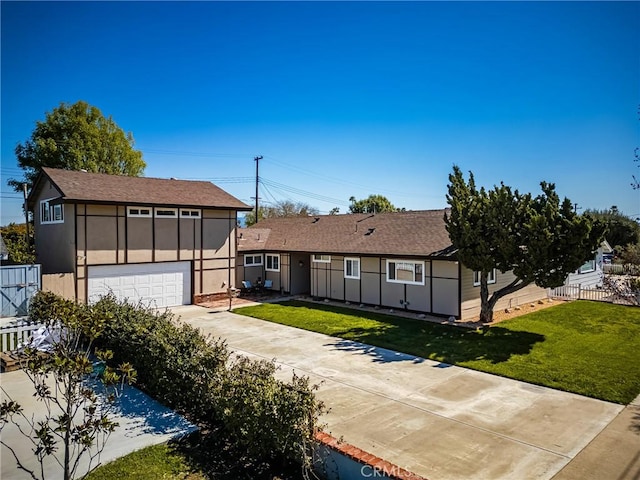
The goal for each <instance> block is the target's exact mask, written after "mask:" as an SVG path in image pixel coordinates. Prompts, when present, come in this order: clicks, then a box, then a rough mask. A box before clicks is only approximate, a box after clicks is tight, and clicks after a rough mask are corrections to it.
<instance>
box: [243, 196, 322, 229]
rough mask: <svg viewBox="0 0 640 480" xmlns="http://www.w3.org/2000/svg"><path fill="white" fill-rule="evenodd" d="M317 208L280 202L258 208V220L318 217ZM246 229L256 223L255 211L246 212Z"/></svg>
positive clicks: (288, 201) (290, 202) (286, 201)
mask: <svg viewBox="0 0 640 480" xmlns="http://www.w3.org/2000/svg"><path fill="white" fill-rule="evenodd" d="M318 213H319V211H318V209H317V208H315V207H312V206H310V205H307V204H306V203H303V202H292V201H290V200H281V201H279V202H276V203H275V204H273V205H270V206H266V207H260V219H262V218H280V217H306V216H308V215H318ZM244 221H245V224H246V225H247V227H250V226H251V225H253V224H255V223H256V213H255V209H254V210H253V211H252V212H248V213H247V214H246V215H245V217H244Z"/></svg>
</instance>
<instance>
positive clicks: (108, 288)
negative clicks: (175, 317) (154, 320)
mask: <svg viewBox="0 0 640 480" xmlns="http://www.w3.org/2000/svg"><path fill="white" fill-rule="evenodd" d="M87 289H88V291H87V294H88V298H89V302H95V301H97V300H98V299H99V298H100V297H101V296H103V295H106V294H107V293H109V292H113V294H114V295H115V296H116V297H117V298H118V299H119V300H126V301H128V302H129V303H137V302H142V303H144V304H145V305H149V306H152V307H172V306H175V305H188V304H190V303H191V262H164V263H138V264H127V265H103V266H95V267H89V271H88V281H87Z"/></svg>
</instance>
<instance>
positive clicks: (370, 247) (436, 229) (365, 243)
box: [238, 210, 453, 256]
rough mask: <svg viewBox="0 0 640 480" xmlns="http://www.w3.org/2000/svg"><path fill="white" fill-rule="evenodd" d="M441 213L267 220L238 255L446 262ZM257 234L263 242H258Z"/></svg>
mask: <svg viewBox="0 0 640 480" xmlns="http://www.w3.org/2000/svg"><path fill="white" fill-rule="evenodd" d="M444 212H445V210H420V211H409V212H395V213H380V214H376V215H371V214H347V215H323V216H315V217H289V218H269V219H265V220H261V221H260V222H258V224H256V225H255V226H253V227H250V228H248V229H243V230H242V236H243V239H242V240H241V241H240V242H239V243H238V248H239V250H241V251H250V250H269V251H280V252H286V251H289V252H309V253H326V254H362V255H367V254H369V255H409V256H425V255H426V256H448V255H450V254H452V253H453V251H452V249H451V241H450V240H449V234H448V233H447V231H446V229H445V223H444ZM258 233H259V234H260V238H261V240H262V241H258V240H257V237H258Z"/></svg>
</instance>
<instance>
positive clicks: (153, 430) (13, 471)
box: [0, 370, 196, 480]
mask: <svg viewBox="0 0 640 480" xmlns="http://www.w3.org/2000/svg"><path fill="white" fill-rule="evenodd" d="M0 385H1V386H2V391H0V401H2V400H5V399H6V398H7V395H8V396H9V398H11V399H12V400H14V401H16V402H18V403H19V404H20V405H21V406H22V407H23V409H24V413H25V415H26V416H27V417H28V418H31V417H32V415H33V416H34V419H35V420H36V421H37V420H39V419H42V418H43V416H44V412H43V404H42V402H39V401H36V400H35V398H34V397H33V383H31V381H30V380H29V379H28V377H27V376H26V374H25V373H24V372H23V371H22V370H16V371H14V372H7V373H2V374H0ZM116 406H117V409H116V411H115V413H114V415H113V416H112V417H111V418H112V419H113V420H114V421H116V422H118V423H119V427H118V428H116V430H115V431H114V432H113V433H112V434H111V436H110V437H109V439H108V441H107V443H106V446H105V449H104V450H103V451H102V454H101V456H100V460H99V461H100V462H101V463H102V464H105V463H108V462H110V461H112V460H115V459H117V458H119V457H122V456H125V455H127V454H129V453H131V452H133V451H136V450H140V449H141V448H144V447H148V446H150V445H157V444H159V443H163V442H166V441H168V440H169V439H171V438H174V437H180V436H182V435H185V434H187V433H189V432H192V431H194V430H195V429H196V427H195V426H194V425H192V424H191V423H189V422H188V421H186V420H185V419H184V418H183V417H181V416H180V415H178V414H176V413H175V412H173V411H172V410H170V409H168V408H166V407H165V406H163V405H161V404H160V403H158V402H156V401H155V400H154V399H152V398H151V397H149V396H147V395H145V394H144V393H142V392H141V391H140V390H138V389H137V388H134V387H130V386H125V388H124V390H123V392H122V397H121V398H120V399H119V400H118V402H117V404H116ZM22 425H23V427H24V426H26V424H25V423H24V422H23V423H22ZM2 441H3V442H5V443H7V444H8V445H9V446H10V447H11V448H13V449H14V451H15V452H16V454H17V455H18V458H19V459H20V461H21V462H22V463H23V465H24V466H25V467H27V468H29V469H31V470H34V471H36V472H38V476H39V464H38V463H37V461H36V458H35V456H34V454H33V450H32V449H33V446H32V445H31V444H30V443H29V442H28V441H27V440H26V439H25V438H24V436H22V435H21V434H20V432H19V431H18V429H17V427H16V426H15V425H13V424H11V423H9V424H7V425H5V426H4V428H3V429H2ZM58 457H59V458H62V452H61V451H59V452H58ZM83 458H84V460H85V461H82V462H81V464H80V468H78V473H85V472H86V471H87V467H88V465H89V463H88V461H87V457H86V456H85V457H83ZM0 463H1V464H2V465H1V470H0V478H1V479H2V480H22V479H30V478H31V477H30V476H29V475H28V474H27V473H26V472H24V471H22V470H18V468H17V467H16V462H15V460H14V458H13V456H12V454H11V452H10V450H9V449H8V448H7V447H5V446H4V445H2V447H1V449H0ZM95 465H96V462H95V461H94V462H93V463H92V466H95ZM44 471H45V472H46V478H47V479H48V480H57V479H61V478H63V475H62V468H61V467H60V466H59V465H58V464H57V463H56V461H55V459H54V458H51V457H48V458H47V460H46V461H45V470H44Z"/></svg>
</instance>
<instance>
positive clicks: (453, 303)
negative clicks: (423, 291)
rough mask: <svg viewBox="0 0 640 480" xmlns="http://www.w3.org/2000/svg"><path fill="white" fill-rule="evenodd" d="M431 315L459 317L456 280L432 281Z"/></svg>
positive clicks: (435, 279) (437, 279) (438, 279)
mask: <svg viewBox="0 0 640 480" xmlns="http://www.w3.org/2000/svg"><path fill="white" fill-rule="evenodd" d="M432 291H433V313H435V314H437V315H448V316H451V315H453V316H454V317H457V316H458V315H459V311H458V310H459V303H458V280H457V279H454V278H434V279H433V290H432Z"/></svg>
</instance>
